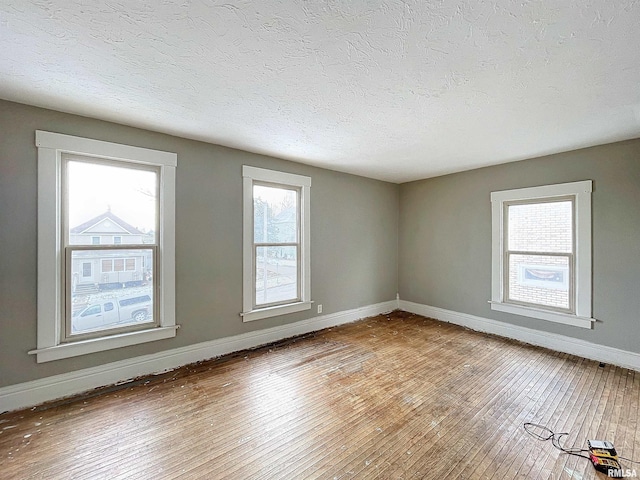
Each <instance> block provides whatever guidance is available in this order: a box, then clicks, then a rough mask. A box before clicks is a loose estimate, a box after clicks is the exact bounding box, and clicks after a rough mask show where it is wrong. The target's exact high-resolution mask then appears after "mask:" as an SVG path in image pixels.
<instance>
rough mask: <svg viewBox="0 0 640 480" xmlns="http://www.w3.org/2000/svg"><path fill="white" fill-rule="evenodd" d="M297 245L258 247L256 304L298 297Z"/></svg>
mask: <svg viewBox="0 0 640 480" xmlns="http://www.w3.org/2000/svg"><path fill="white" fill-rule="evenodd" d="M297 252H298V249H297V247H256V272H255V274H256V280H255V282H256V284H255V287H256V305H264V304H268V303H276V302H282V301H286V300H296V299H297V298H298V258H297V257H298V255H297Z"/></svg>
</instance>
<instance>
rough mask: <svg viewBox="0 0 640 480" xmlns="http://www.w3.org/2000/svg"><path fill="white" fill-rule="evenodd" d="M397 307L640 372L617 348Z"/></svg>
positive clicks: (637, 357) (634, 357)
mask: <svg viewBox="0 0 640 480" xmlns="http://www.w3.org/2000/svg"><path fill="white" fill-rule="evenodd" d="M398 308H399V309H400V310H404V311H405V312H411V313H416V314H418V315H423V316H425V317H429V318H434V319H436V320H441V321H443V322H447V323H453V324H455V325H460V326H463V327H467V328H470V329H471V330H476V331H479V332H485V333H492V334H494V335H499V336H501V337H507V338H511V339H514V340H519V341H521V342H524V343H529V344H531V345H537V346H540V347H545V348H549V349H551V350H555V351H557V352H563V353H569V354H571V355H577V356H579V357H583V358H588V359H590V360H597V361H599V362H604V363H610V364H612V365H617V366H620V367H625V368H630V369H632V370H636V371H640V354H639V353H635V352H629V351H626V350H620V349H618V348H613V347H607V346H605V345H598V344H596V343H591V342H587V341H585V340H580V339H577V338H572V337H567V336H564V335H558V334H555V333H549V332H543V331H540V330H534V329H531V328H526V327H519V326H517V325H512V324H509V323H505V322H498V321H496V320H491V319H488V318H483V317H476V316H475V315H469V314H466V313H459V312H454V311H452V310H445V309H443V308H438V307H431V306H429V305H422V304H420V303H414V302H408V301H406V300H400V301H399V302H398Z"/></svg>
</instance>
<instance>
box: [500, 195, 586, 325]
mask: <svg viewBox="0 0 640 480" xmlns="http://www.w3.org/2000/svg"><path fill="white" fill-rule="evenodd" d="M504 222H505V228H504V231H505V239H504V246H505V248H504V255H505V258H504V279H503V285H504V291H505V294H504V299H505V302H509V303H517V304H522V305H531V306H535V307H540V308H549V309H555V310H560V311H564V312H568V313H573V312H575V298H574V295H573V292H574V285H575V276H574V273H575V271H574V265H573V259H574V243H573V239H574V234H573V230H574V226H573V197H568V198H561V199H556V198H550V199H537V200H536V201H535V202H529V201H521V202H505V203H504Z"/></svg>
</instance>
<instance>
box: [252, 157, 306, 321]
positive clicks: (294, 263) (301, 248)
mask: <svg viewBox="0 0 640 480" xmlns="http://www.w3.org/2000/svg"><path fill="white" fill-rule="evenodd" d="M242 174H243V197H244V213H243V228H244V234H243V235H244V237H243V238H244V240H243V312H242V314H241V315H242V317H243V321H245V322H248V321H252V320H258V319H261V318H267V317H273V316H276V315H283V314H286V313H293V312H298V311H302V310H309V309H310V308H311V285H310V279H311V275H310V258H309V235H310V228H309V211H310V208H309V197H310V188H311V178H309V177H304V176H301V175H294V174H290V173H282V172H277V171H273V170H264V169H261V168H255V167H248V166H244V167H243V169H242Z"/></svg>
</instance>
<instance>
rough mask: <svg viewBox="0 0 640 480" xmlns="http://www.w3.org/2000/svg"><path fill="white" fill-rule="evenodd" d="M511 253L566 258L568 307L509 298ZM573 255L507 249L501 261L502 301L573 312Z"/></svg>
mask: <svg viewBox="0 0 640 480" xmlns="http://www.w3.org/2000/svg"><path fill="white" fill-rule="evenodd" d="M512 255H530V256H544V257H561V258H566V259H567V265H568V268H569V282H568V283H569V290H568V297H569V298H568V303H569V307H568V308H561V307H555V306H553V305H548V304H545V303H535V302H527V301H524V300H518V299H513V298H511V293H510V289H509V285H510V283H511V282H510V276H509V273H510V267H511V256H512ZM574 258H575V257H574V255H573V254H572V253H552V252H534V251H522V250H513V251H510V250H507V251H505V252H504V261H503V286H504V287H503V288H504V302H505V303H511V304H513V305H524V306H530V307H535V308H542V309H545V310H553V311H557V312H562V313H571V314H573V313H575V264H574Z"/></svg>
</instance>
